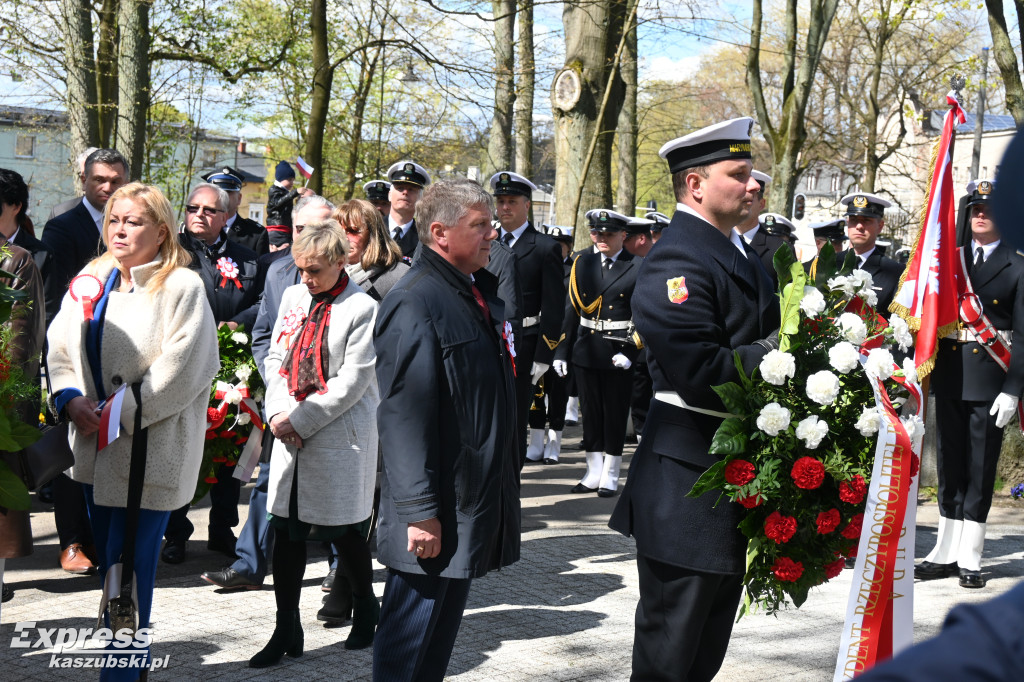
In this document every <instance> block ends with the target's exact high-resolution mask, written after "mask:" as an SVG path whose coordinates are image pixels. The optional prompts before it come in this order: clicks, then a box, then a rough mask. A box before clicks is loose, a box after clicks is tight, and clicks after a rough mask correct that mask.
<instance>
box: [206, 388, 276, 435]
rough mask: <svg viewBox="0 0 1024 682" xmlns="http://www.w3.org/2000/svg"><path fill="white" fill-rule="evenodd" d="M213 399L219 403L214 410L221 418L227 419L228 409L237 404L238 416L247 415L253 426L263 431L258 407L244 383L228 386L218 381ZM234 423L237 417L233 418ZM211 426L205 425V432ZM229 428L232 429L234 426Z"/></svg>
mask: <svg viewBox="0 0 1024 682" xmlns="http://www.w3.org/2000/svg"><path fill="white" fill-rule="evenodd" d="M213 397H214V399H215V400H219V401H220V405H218V406H217V407H216V408H214V409H216V410H217V412H219V413H220V416H221V417H227V414H228V408H229V407H230V406H231V405H233V404H237V405H238V414H242V413H243V412H245V413H246V414H248V415H249V418H250V419H251V420H252V423H253V425H254V426H255V427H256V428H257V429H259V430H260V431H262V430H263V420H262V419H261V418H260V410H259V407H258V406H257V405H256V401H255V400H253V399H252V396H251V395H250V394H249V387H248V386H246V385H245V384H244V383H238V384H229V383H227V382H226V381H218V382H217V386H216V389H215V390H214V394H213ZM235 423H236V424H237V423H238V417H237V416H236V417H235ZM212 426H213V423H212V422H207V423H206V428H207V430H209V429H210V428H211V427H212ZM231 428H234V426H232V427H231Z"/></svg>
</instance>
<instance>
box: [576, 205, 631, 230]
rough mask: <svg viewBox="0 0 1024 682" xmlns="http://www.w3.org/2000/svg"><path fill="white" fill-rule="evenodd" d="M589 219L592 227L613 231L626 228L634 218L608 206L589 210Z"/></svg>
mask: <svg viewBox="0 0 1024 682" xmlns="http://www.w3.org/2000/svg"><path fill="white" fill-rule="evenodd" d="M587 220H588V221H590V227H591V229H597V230H607V231H609V232H612V231H615V230H625V229H626V225H628V224H629V221H630V220H634V219H633V218H630V217H629V216H625V215H622V214H621V213H618V212H617V211H612V210H609V209H607V208H594V209H591V210H589V211H587Z"/></svg>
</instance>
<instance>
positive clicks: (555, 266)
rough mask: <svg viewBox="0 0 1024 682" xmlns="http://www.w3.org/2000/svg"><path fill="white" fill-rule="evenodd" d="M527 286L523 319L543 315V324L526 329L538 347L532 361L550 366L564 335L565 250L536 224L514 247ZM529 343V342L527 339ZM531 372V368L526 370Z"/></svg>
mask: <svg viewBox="0 0 1024 682" xmlns="http://www.w3.org/2000/svg"><path fill="white" fill-rule="evenodd" d="M512 251H514V252H515V254H516V262H517V266H518V269H519V281H520V282H521V283H522V287H523V308H522V317H524V318H526V317H536V316H537V315H540V322H539V324H536V325H533V326H531V327H524V328H523V334H524V336H530V337H531V339H530V341H529V343H530V344H531V345H534V344H535V346H536V350H535V352H534V354H533V357H532V358H528V359H529V360H530V362H531V363H532V362H541V363H544V364H545V365H550V364H551V361H552V359H553V358H554V355H555V348H557V347H558V342H559V340H560V339H561V334H562V316H563V314H564V312H565V286H564V285H563V284H562V267H561V263H562V247H561V246H559V244H558V242H557V241H555V240H554V239H552V238H551V237H549V236H548V235H546V234H541V233H540V232H538V231H537V229H536V228H534V226H533V225H532V224H528V225H527V226H526V230H524V231H523V233H522V235H520V237H519V239H517V240H516V241H515V242H513V244H512ZM524 340H525V339H524ZM526 371H527V372H529V371H530V367H526Z"/></svg>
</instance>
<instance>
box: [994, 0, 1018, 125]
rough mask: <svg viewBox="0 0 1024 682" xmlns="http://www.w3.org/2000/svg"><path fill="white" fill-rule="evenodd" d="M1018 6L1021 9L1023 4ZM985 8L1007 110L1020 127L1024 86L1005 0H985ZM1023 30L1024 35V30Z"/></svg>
mask: <svg viewBox="0 0 1024 682" xmlns="http://www.w3.org/2000/svg"><path fill="white" fill-rule="evenodd" d="M1016 4H1017V5H1018V9H1019V6H1020V5H1021V4H1022V3H1020V2H1017V3H1016ZM985 7H986V8H987V9H988V27H989V30H990V31H991V32H992V54H993V55H994V56H995V58H996V64H997V65H998V66H999V74H1000V75H1001V76H1002V77H1003V88H1004V89H1005V90H1006V108H1007V109H1009V110H1010V115H1011V116H1013V121H1014V123H1016V124H1017V125H1018V126H1019V125H1022V124H1024V86H1022V85H1021V79H1020V71H1019V70H1018V69H1017V53H1016V52H1015V51H1014V49H1013V43H1012V42H1011V41H1010V35H1009V33H1008V32H1007V29H1006V16H1005V15H1004V14H1003V0H985ZM1018 21H1020V19H1019V18H1018ZM1021 30H1022V34H1024V28H1022V29H1021Z"/></svg>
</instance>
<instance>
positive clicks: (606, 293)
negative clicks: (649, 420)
mask: <svg viewBox="0 0 1024 682" xmlns="http://www.w3.org/2000/svg"><path fill="white" fill-rule="evenodd" d="M603 260H604V255H603V254H600V253H595V252H594V251H592V250H591V251H583V252H582V253H580V255H579V256H578V257H576V259H575V269H576V291H577V292H578V294H579V296H580V302H581V303H582V304H583V305H584V306H587V305H592V304H593V302H594V301H596V300H597V299H598V297H601V304H600V305H599V306H598V307H597V308H596V309H595V310H594V311H593V312H591V313H588V312H585V311H584V312H583V313H582V315H581V314H580V313H579V312H577V311H576V308H575V307H573V304H572V301H571V300H570V297H569V296H567V297H566V303H565V320H564V322H563V324H562V332H563V333H564V334H565V340H564V341H562V343H560V344H559V345H558V348H556V349H555V356H554V359H555V360H565V361H566V362H571V363H572V364H575V365H578V366H580V367H586V368H588V369H615V365H613V364H612V357H613V356H615V355H617V354H619V353H621V354H622V355H625V356H626V357H627V358H629V360H630V362H635V361H636V358H637V354H638V353H639V352H640V350H639V349H638V348H637V347H636V345H635V344H632V343H617V342H614V341H609V340H608V339H606V338H605V336H618V337H622V338H625V337H626V331H625V330H615V331H597V330H595V329H588V328H585V327H581V326H580V318H581V317H585V318H588V319H591V320H597V319H601V320H608V321H611V322H628V321H629V320H630V319H632V316H633V313H632V307H631V300H632V298H633V287H634V285H635V284H636V276H637V272H639V270H640V264H641V263H642V262H643V259H642V258H636V257H634V256H633V254H631V253H630V252H629V251H626V249H622V251H621V252H620V253H619V256H618V258H616V259H615V262H614V263H613V264H612V268H611V270H610V271H609V272H608V273H607V274H606V275H605V276H604V277H602V276H601V275H602V268H601V263H602V261H603ZM571 279H572V276H571V275H570V286H571Z"/></svg>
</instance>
